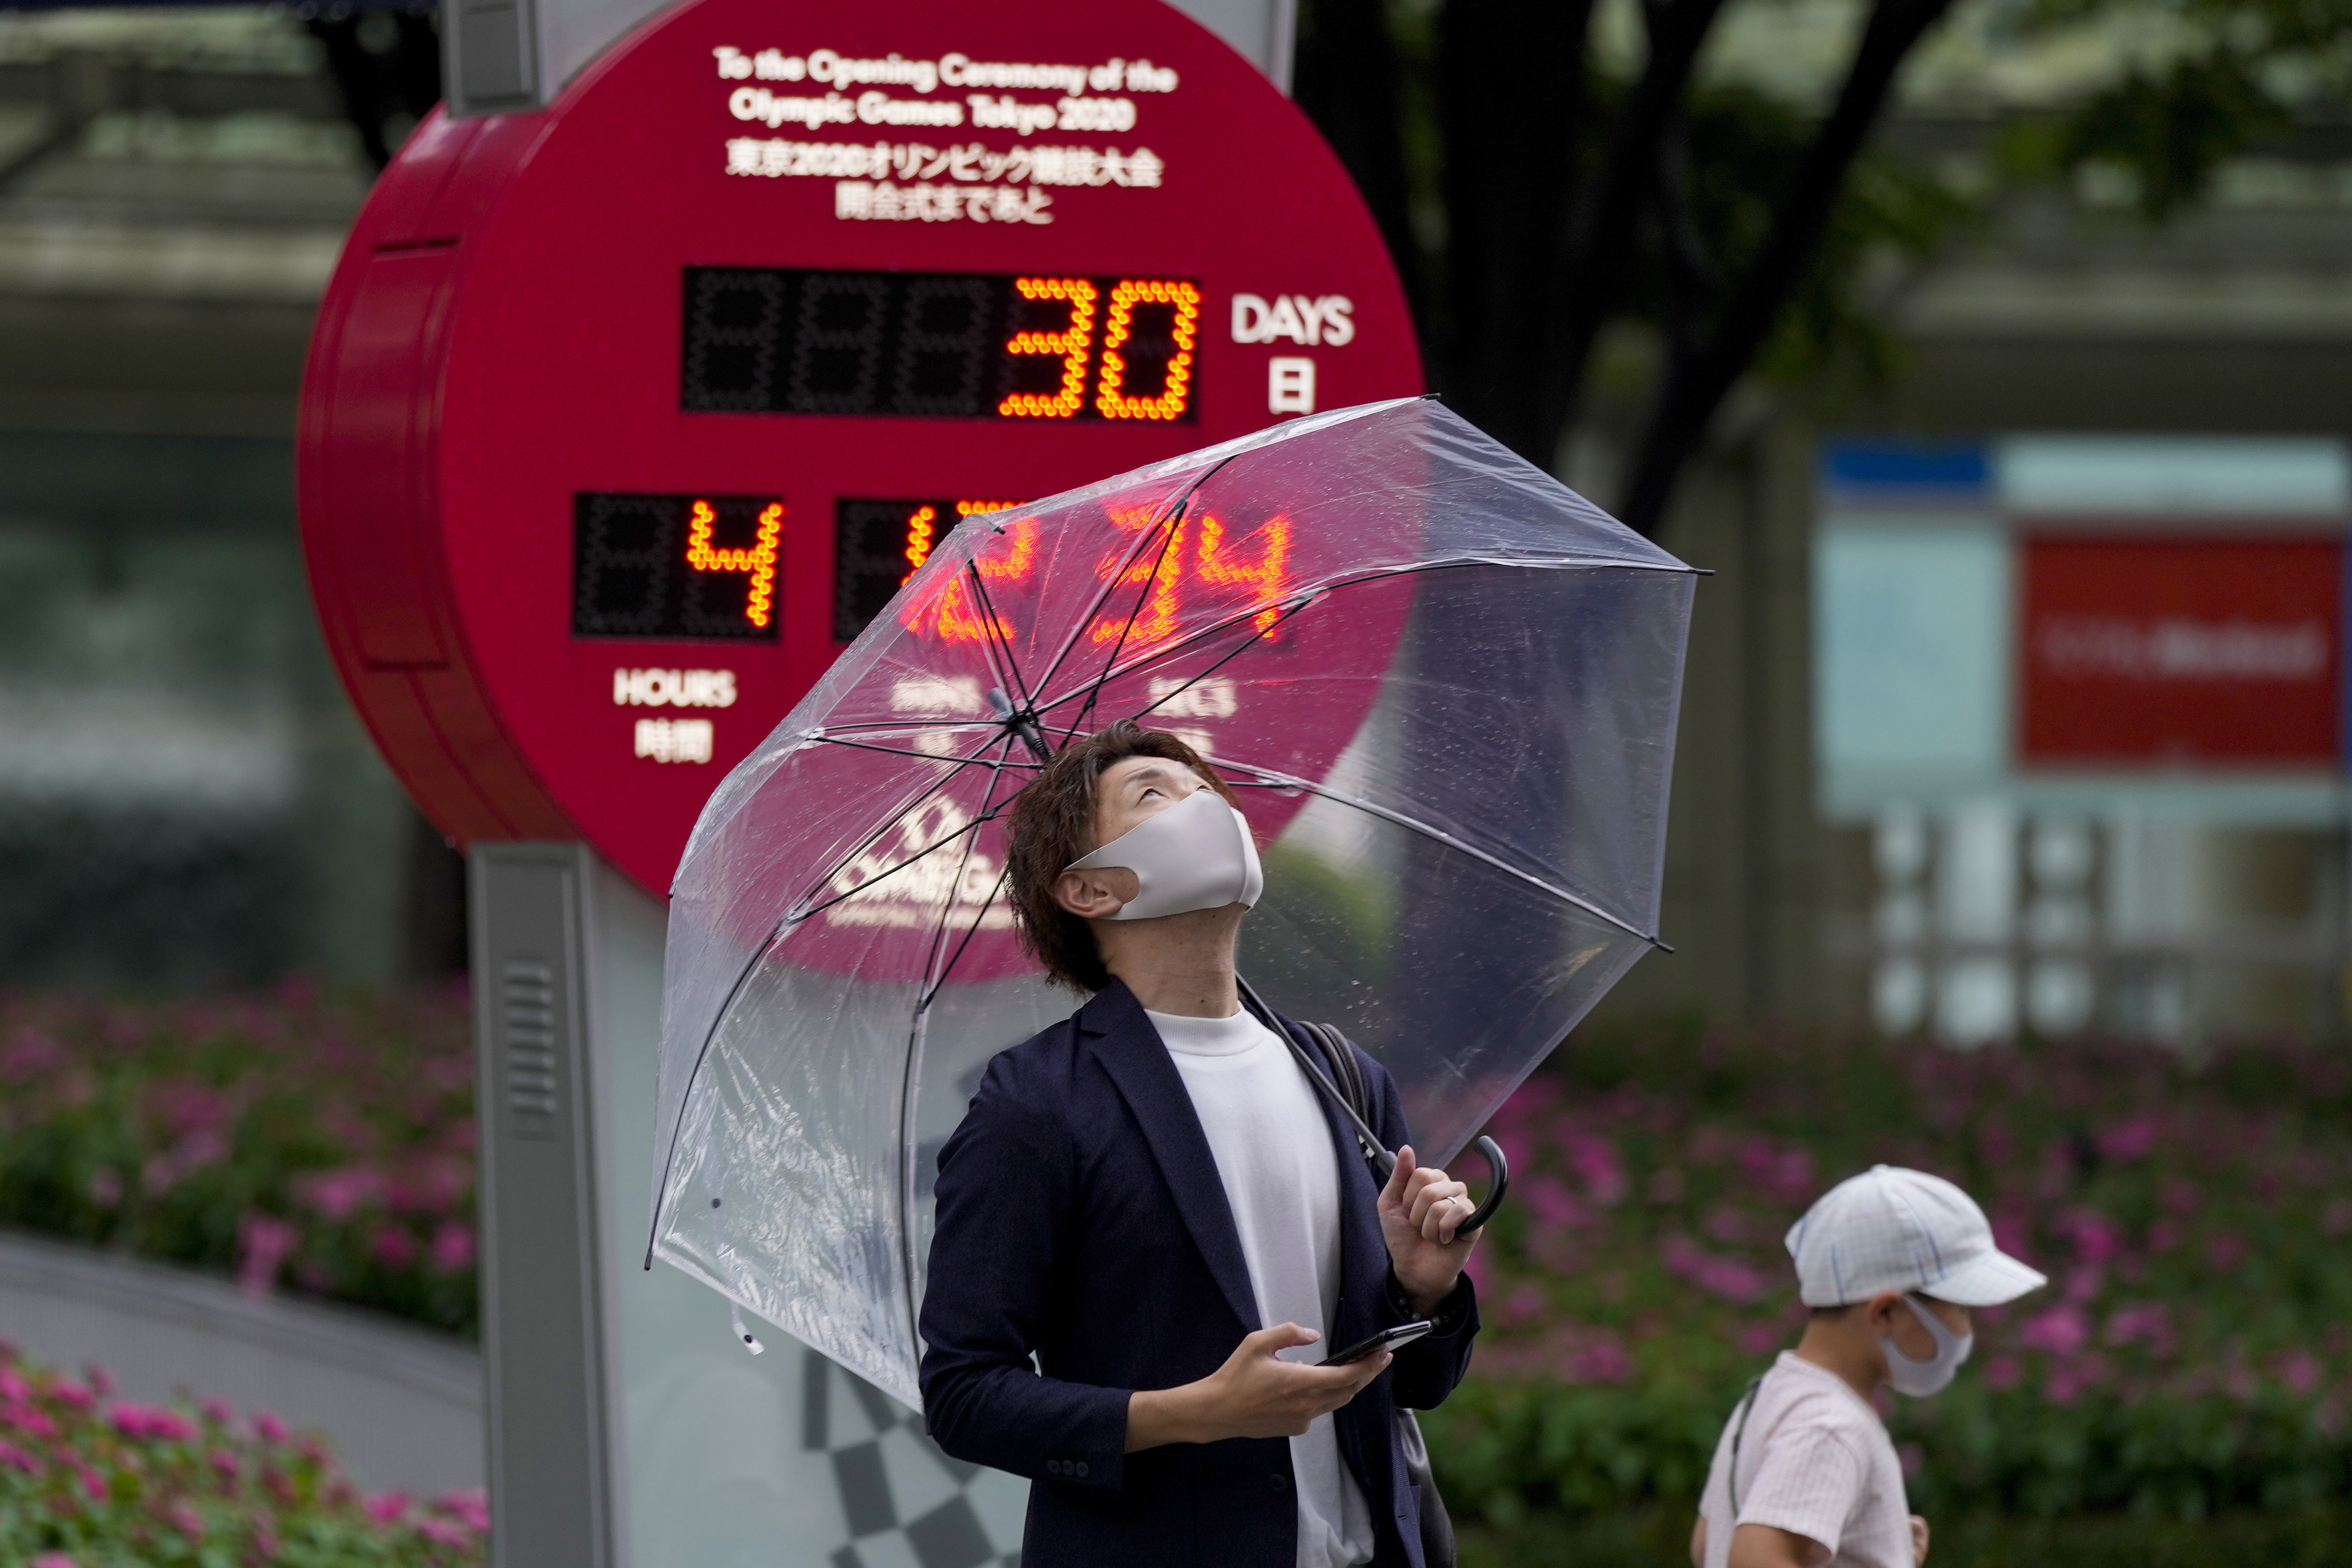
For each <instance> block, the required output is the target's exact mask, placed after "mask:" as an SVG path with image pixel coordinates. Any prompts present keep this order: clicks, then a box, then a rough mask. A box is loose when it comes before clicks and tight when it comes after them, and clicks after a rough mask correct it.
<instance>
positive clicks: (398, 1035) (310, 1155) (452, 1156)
mask: <svg viewBox="0 0 2352 1568" xmlns="http://www.w3.org/2000/svg"><path fill="white" fill-rule="evenodd" d="M0 1225H5V1226H13V1227H16V1228H24V1229H31V1230H39V1231H47V1232H51V1233H54V1234H58V1235H61V1236H66V1237H70V1238H74V1239H80V1240H85V1241H89V1242H91V1243H93V1244H96V1245H99V1246H104V1247H110V1248H120V1249H128V1250H131V1251H133V1252H137V1253H141V1254H143V1255H145V1256H148V1257H152V1258H158V1259H163V1260H169V1261H174V1262H181V1263H187V1264H192V1265H194V1266H196V1267H199V1268H208V1269H212V1270H217V1271H219V1272H221V1273H223V1274H228V1275H233V1276H234V1277H236V1279H237V1280H238V1281H240V1282H241V1283H242V1284H243V1285H244V1286H245V1288H246V1289H247V1290H249V1291H256V1292H261V1291H273V1290H292V1291H301V1292H304V1293H307V1294H311V1295H317V1296H322V1297H328V1298H331V1299H335V1300H340V1301H350V1302H354V1303H357V1304H360V1305H363V1306H370V1307H375V1308H379V1309H381V1310H383V1311H387V1312H397V1313H400V1314H401V1315H403V1316H406V1317H410V1318H415V1319H417V1320H419V1321H421V1322H426V1323H430V1324H434V1325H436V1326H438V1327H442V1328H446V1329H451V1330H455V1331H457V1332H459V1333H471V1332H472V1330H473V1327H474V1322H475V1279H474V1265H475V1241H474V1120H473V1052H472V1049H471V1046H470V1044H469V1030H468V1024H467V1007H466V999H465V997H464V995H463V993H462V991H460V990H451V991H442V992H436V993H431V994H424V995H389V996H355V997H344V998H327V997H322V996H320V995H319V994H318V993H316V992H315V991H313V990H312V989H310V988H308V987H306V986H302V985H299V984H289V985H288V986H286V987H283V988H280V989H279V990H278V993H277V994H276V995H274V996H271V997H268V998H214V999H207V1000H202V1001H194V1002H180V1003H171V1004H160V1005H147V1006H134V1005H128V1004H121V1003H112V1002H105V1001H100V1000H98V999H95V998H84V997H75V996H13V997H0Z"/></svg>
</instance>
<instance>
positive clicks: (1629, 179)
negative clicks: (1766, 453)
mask: <svg viewBox="0 0 2352 1568" xmlns="http://www.w3.org/2000/svg"><path fill="white" fill-rule="evenodd" d="M1721 9H1722V0H1648V3H1647V4H1645V5H1643V12H1642V15H1643V21H1644V23H1645V24H1646V26H1647V28H1648V32H1649V44H1650V53H1649V58H1648V59H1647V60H1646V61H1645V62H1643V67H1642V76H1641V79H1640V80H1639V81H1637V82H1635V83H1634V85H1633V92H1632V93H1631V94H1630V95H1629V96H1628V97H1627V99H1626V100H1625V104H1624V107H1623V108H1622V109H1620V110H1618V111H1617V120H1616V123H1614V124H1613V125H1612V126H1611V127H1610V128H1609V144H1608V149H1607V151H1606V152H1603V153H1602V154H1601V169H1600V172H1599V174H1598V175H1597V176H1596V178H1595V179H1594V180H1593V183H1592V187H1591V190H1590V191H1589V192H1587V193H1586V196H1585V199H1584V200H1583V201H1582V202H1581V203H1580V204H1577V206H1576V208H1575V210H1574V212H1573V214H1570V215H1569V217H1568V220H1567V221H1568V235H1567V240H1566V243H1565V245H1564V246H1563V249H1564V251H1565V261H1564V264H1563V266H1562V267H1561V270H1560V275H1559V281H1558V282H1557V283H1556V284H1555V285H1554V286H1553V287H1552V289H1551V290H1550V293H1551V294H1552V297H1553V298H1555V299H1557V300H1558V301H1559V307H1558V315H1557V318H1556V319H1555V321H1554V324H1553V327H1552V330H1551V332H1550V334H1549V336H1548V337H1547V338H1546V339H1544V340H1542V341H1543V342H1544V343H1545V345H1546V350H1547V351H1546V353H1545V355H1544V358H1545V361H1546V365H1545V375H1544V384H1543V395H1542V402H1541V408H1540V416H1541V423H1542V428H1543V429H1544V431H1545V432H1546V433H1547V440H1546V442H1545V443H1544V446H1543V450H1542V451H1541V452H1540V453H1537V452H1528V451H1524V450H1523V451H1522V452H1521V455H1523V456H1525V457H1527V458H1528V459H1529V460H1530V461H1532V462H1535V463H1537V464H1538V465H1541V466H1543V467H1544V468H1546V469H1549V467H1550V466H1551V455H1552V449H1553V447H1554V446H1556V444H1557V443H1558V442H1559V438H1560V436H1561V435H1562V434H1565V433H1566V431H1567V429H1568V427H1569V426H1570V424H1571V423H1574V421H1575V419H1576V414H1577V407H1578V404H1579V402H1580V401H1581V398H1582V395H1583V391H1584V381H1585V371H1586V369H1587V368H1588V365H1589V362H1590V361H1591V358H1592V347H1593V344H1594V343H1595V342H1596V341H1598V340H1599V339H1600V336H1601V327H1602V325H1603V324H1605V323H1606V322H1607V321H1608V319H1609V318H1610V317H1611V316H1612V314H1613V313H1614V312H1615V310H1616V308H1617V298H1618V290H1619V287H1620V284H1621V282H1622V278H1623V276H1624V266H1625V260H1626V257H1627V256H1628V255H1629V254H1630V253H1631V252H1632V250H1633V232H1634V224H1635V222H1636V220H1637V219H1638V218H1639V216H1640V214H1641V208H1642V199H1643V194H1644V193H1645V192H1646V191H1647V190H1648V189H1649V187H1650V186H1651V184H1652V183H1653V181H1654V177H1655V173H1656V170H1657V160H1658V146H1659V142H1660V140H1661V139H1662V138H1663V137H1664V136H1665V135H1666V134H1667V133H1668V131H1669V130H1670V128H1671V127H1672V126H1673V125H1674V123H1675V119H1676V117H1677V116H1678V115H1679V113H1680V112H1681V109H1682V101H1683V94H1684V91H1685V89H1687V88H1688V87H1689V85H1690V74H1691V68H1692V67H1693V66H1694V65H1695V64H1696V62H1697V60H1698V51H1699V46H1700V45H1701V44H1703V43H1705V42H1706V35H1707V33H1708V32H1709V31H1710V30H1711V29H1712V28H1713V27H1714V26H1715V18H1716V16H1717V13H1718V12H1719V11H1720V10H1721Z"/></svg>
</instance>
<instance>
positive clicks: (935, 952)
mask: <svg viewBox="0 0 2352 1568" xmlns="http://www.w3.org/2000/svg"><path fill="white" fill-rule="evenodd" d="M982 609H983V611H985V610H986V606H985V605H984V604H983V606H982ZM999 744H1000V745H1002V747H1003V750H1004V753H1005V754H1006V755H1010V753H1011V752H1012V749H1013V731H1011V730H1009V729H1008V730H1006V731H1005V732H1004V738H1003V741H1002V742H1000V743H999ZM1003 777H1004V756H999V757H998V758H997V759H996V765H995V766H994V767H992V768H990V769H989V774H988V788H987V789H986V790H984V791H983V792H982V795H981V797H980V815H979V817H978V818H977V819H975V821H973V823H972V826H973V827H974V828H975V829H977V828H978V827H979V825H980V823H982V822H985V821H991V820H992V818H993V817H994V815H995V813H994V812H992V811H991V810H989V808H990V806H992V804H993V803H994V802H995V800H996V786H997V783H998V781H999V780H1001V779H1003ZM979 847H980V834H979V833H978V832H977V831H975V832H973V833H972V834H971V837H969V838H967V839H966V840H964V844H963V859H962V860H961V861H960V862H957V864H956V870H955V875H954V876H953V877H952V878H951V879H950V881H949V883H948V887H947V896H946V897H944V898H942V899H940V923H939V925H938V926H937V928H936V929H934V930H933V931H932V933H931V952H930V956H929V957H928V958H926V959H925V960H924V963H923V968H924V976H923V996H922V999H921V1000H920V1001H919V1002H918V1003H917V1004H916V1007H915V1017H914V1024H913V1028H912V1029H911V1030H909V1034H908V1041H907V1061H906V1067H905V1069H904V1071H901V1072H900V1073H899V1075H898V1157H899V1161H900V1169H899V1174H898V1240H899V1248H898V1263H899V1270H900V1274H901V1277H902V1279H903V1280H904V1281H905V1284H906V1288H907V1311H908V1313H909V1314H910V1316H911V1314H912V1313H913V1312H914V1311H915V1272H916V1268H915V1169H914V1159H915V1136H914V1134H915V1128H914V1120H915V1097H916V1094H917V1092H918V1091H919V1086H920V1084H921V1082H922V1078H921V1073H922V1061H921V1057H922V1041H923V1036H924V1034H925V1032H926V1025H925V1023H924V1014H925V1011H926V1010H927V1009H929V1006H930V1000H931V996H932V994H933V993H934V992H935V991H937V989H938V988H939V982H938V981H937V980H935V979H933V978H932V976H931V971H932V970H933V969H935V968H938V967H939V961H940V951H941V949H942V948H944V947H945V946H946V945H947V936H948V927H949V926H950V925H952V924H953V922H954V916H955V902H956V891H957V890H958V889H959V888H961V887H962V886H963V879H964V875H965V873H967V872H969V871H971V857H972V855H973V853H974V852H975V851H977V850H978V848H979ZM878 880H879V879H878V878H877V881H878ZM997 881H998V883H1000V884H1001V883H1003V876H1002V875H1001V874H1000V875H999V877H998V878H997ZM867 885H868V886H870V885H872V884H871V883H868V884H867ZM988 896H989V898H990V899H993V898H994V897H995V896H996V894H995V891H994V889H991V890H990V892H989V895H988ZM987 908H988V905H987V904H986V903H982V905H981V909H982V913H983V914H984V913H985V912H986V911H987ZM957 951H958V952H959V953H961V951H962V949H961V947H959V948H958V949H957ZM939 972H940V975H941V976H942V977H944V975H945V973H946V971H945V970H944V969H940V971H939ZM907 1326H908V1329H909V1330H911V1331H913V1332H914V1333H915V1334H916V1336H917V1337H918V1338H919V1337H920V1335H921V1330H920V1329H919V1327H918V1325H917V1324H915V1323H914V1322H908V1325H907Z"/></svg>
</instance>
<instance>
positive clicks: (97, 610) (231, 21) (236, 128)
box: [0, 8, 454, 988]
mask: <svg viewBox="0 0 2352 1568" xmlns="http://www.w3.org/2000/svg"><path fill="white" fill-rule="evenodd" d="M385 20H386V21H389V18H386V19H385ZM324 54H325V50H324V48H323V47H322V45H321V43H320V40H319V38H318V37H314V36H313V35H312V34H310V33H309V32H306V31H305V30H304V29H303V28H302V26H300V25H299V23H297V22H295V21H294V20H293V19H291V18H290V17H289V16H284V15H281V14H272V13H268V12H264V11H261V10H258V9H243V8H240V9H222V10H218V11H196V12H179V11H164V12H154V11H146V12H136V13H127V12H114V13H65V14H53V15H46V16H43V15H32V16H9V17H5V18H0V984H12V983H40V984H90V985H103V986H110V987H113V986H129V987H135V988H189V987H195V986H203V985H210V984H219V983H246V984H250V983H255V982H258V981H263V980H267V979H269V978H271V977H276V976H278V975H281V974H284V973H287V972H289V971H303V972H309V973H312V974H316V975H320V976H323V977H345V978H352V979H371V980H381V979H387V978H392V977H397V976H401V975H404V974H408V973H415V972H419V971H429V970H435V969H438V968H441V967H445V966H446V963H447V962H448V961H449V957H448V955H449V953H450V952H451V951H453V950H454V946H453V945H454V933H449V932H446V931H442V930H436V919H437V920H438V922H439V925H441V926H446V925H447V924H448V916H446V915H437V916H436V915H432V914H430V913H426V914H425V915H421V916H420V915H417V914H416V913H415V912H416V911H419V910H423V911H428V912H429V911H437V910H441V909H444V908H446V906H447V905H448V903H449V898H448V896H447V895H448V894H450V893H451V892H452V891H453V889H454V882H453V880H452V876H451V871H450V867H449V864H448V863H447V862H448V861H449V858H450V857H449V856H448V852H447V851H446V848H444V847H443V846H441V845H440V844H439V843H438V841H437V840H436V839H433V838H432V837H430V835H429V834H426V833H425V831H423V829H422V827H421V824H420V823H419V821H417V819H416V818H415V814H414V812H413V811H411V810H409V808H408V806H407V804H406V802H405V800H404V798H403V796H402V795H401V792H400V790H399V788H398V787H397V785H396V784H394V781H393V779H391V777H390V775H389V774H388V773H387V772H386V771H385V769H384V768H383V765H382V764H381V763H380V762H379V761H378V760H377V758H376V757H375V753H374V750H373V747H372V746H371V745H370V744H369V741H368V739H367V737H366V735H365V734H364V732H363V731H362V729H361V727H360V726H359V724H358V723H357V722H356V720H355V719H354V718H353V716H352V713H351V711H350V709H349V707H348V706H347V705H346V704H345V703H344V701H343V699H342V695H341V691H340V689H339V687H338V686H337V684H336V682H335V678H334V675H333V673H332V671H331V668H330V667H329V665H328V664H327V662H326V659H325V656H324V653H323V650H322V649H321V647H320V643H319V639H318V634H317V630H316V625H315V622H314V620H313V617H312V615H311V613H310V602H309V595H308V591H307V588H306V585H305V583H304V580H303V574H302V565H301V559H300V549H299V542H298V539H297V537H296V533H295V527H294V511H293V496H292V465H293V444H292V435H293V424H294V404H295V394H296V389H297V387H298V385H299V380H300V374H301V365H302V356H303V352H304V348H305V345H306V343H307V340H308V337H309V333H310V319H311V316H312V314H313V312H314V310H315V308H316V307H317V302H318V299H319V297H320V292H321V291H322V289H323V287H324V286H325V283H326V279H327V277H328V274H329V272H330V270H331V267H332V266H333V263H334V258H335V255H336V252H337V249H338V248H339V246H341V239H342V234H343V231H344V229H345V228H346V227H347V226H348V225H349V224H350V222H351V219H352V215H353V214H355V213H356V212H357V210H358V208H359V204H360V203H361V201H362V199H363V198H364V196H365V194H366V191H367V185H368V181H369V178H370V173H371V170H370V165H369V162H368V161H367V158H366V155H365V152H364V150H363V148H362V145H361V139H360V138H359V136H358V135H357V133H356V132H355V131H354V130H353V129H352V124H351V122H350V120H349V118H348V116H347V115H346V113H345V109H344V105H343V103H342V102H341V99H340V98H339V96H338V94H337V91H336V89H335V84H334V80H333V78H332V77H331V75H330V73H329V72H328V71H327V70H326V69H325V64H324ZM442 884H448V886H446V887H445V886H443V885H442Z"/></svg>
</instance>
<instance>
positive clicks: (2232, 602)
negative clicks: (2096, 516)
mask: <svg viewBox="0 0 2352 1568" xmlns="http://www.w3.org/2000/svg"><path fill="white" fill-rule="evenodd" d="M2023 572H2024V583H2023V592H2022V600H2023V604H2022V610H2023V613H2022V614H2021V617H2020V619H2019V624H2018V639H2019V646H2018V669H2019V672H2020V686H2021V702H2020V705H2019V711H2020V718H2019V736H2018V743H2019V750H2020V753H2021V757H2022V759H2023V760H2024V761H2026V762H2027V763H2029V764H2032V763H2045V764H2046V763H2057V764H2063V765H2074V766H2080V765H2085V764H2097V765H2123V766H2166V765H2183V764H2197V763H2208V764H2218V765H2220V766H2222V767H2230V768H2249V767H2278V766H2284V767H2291V768H2293V767H2306V766H2307V767H2334V766H2335V765H2336V762H2337V759H2338V758H2341V757H2342V755H2343V745H2344V733H2343V732H2344V699H2343V674H2344V654H2343V644H2344V597H2345V578H2344V550H2343V545H2342V543H2341V542H2340V541H2339V540H2336V539H2334V538H2308V537H2306V538H2266V539H2264V538H2254V539H2248V538H2178V537H2174V538H2146V537H2141V538H2114V537H2111V536H2099V537H2088V538H2085V537H2081V536H2052V535H2043V536H2038V537H2036V536H2029V537H2028V538H2026V539H2025V541H2024V562H2023Z"/></svg>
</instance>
